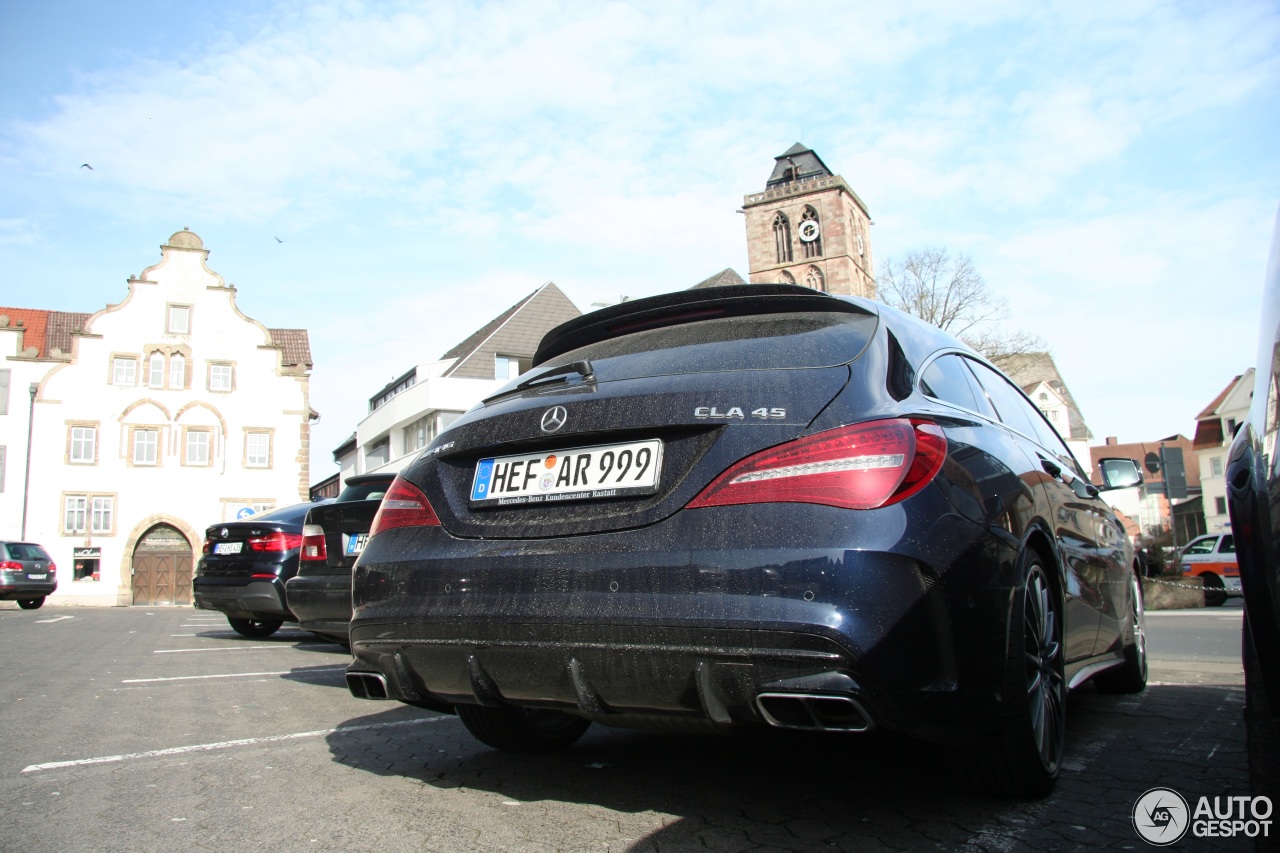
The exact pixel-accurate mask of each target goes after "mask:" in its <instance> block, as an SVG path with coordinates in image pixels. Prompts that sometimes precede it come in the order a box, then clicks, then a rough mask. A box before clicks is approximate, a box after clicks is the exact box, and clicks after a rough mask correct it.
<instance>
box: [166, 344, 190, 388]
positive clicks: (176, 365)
mask: <svg viewBox="0 0 1280 853" xmlns="http://www.w3.org/2000/svg"><path fill="white" fill-rule="evenodd" d="M169 387H170V388H186V387H187V360H186V359H185V358H183V357H182V353H174V354H173V355H172V356H170V357H169Z"/></svg>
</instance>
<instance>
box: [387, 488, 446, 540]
mask: <svg viewBox="0 0 1280 853" xmlns="http://www.w3.org/2000/svg"><path fill="white" fill-rule="evenodd" d="M439 526H440V519H439V518H437V517H436V511H435V510H434V509H432V508H431V502H430V501H428V500H427V496H426V495H424V494H423V493H422V490H421V489H419V488H418V487H417V486H415V485H414V484H413V483H410V482H409V481H408V480H404V479H401V478H400V476H399V475H397V476H396V478H395V480H394V481H392V483H391V488H389V489H387V494H386V495H385V496H384V497H383V498H382V505H381V506H379V507H378V514H377V515H375V516H374V517H373V527H372V528H370V530H369V538H370V539H372V538H373V537H375V536H377V535H378V534H379V533H381V532H382V531H384V530H390V529H392V528H393V527H439Z"/></svg>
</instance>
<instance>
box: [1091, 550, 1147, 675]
mask: <svg viewBox="0 0 1280 853" xmlns="http://www.w3.org/2000/svg"><path fill="white" fill-rule="evenodd" d="M1129 599H1130V600H1129V642H1127V643H1125V646H1124V663H1122V664H1121V665H1120V666H1118V667H1116V668H1115V669H1109V670H1107V671H1106V672H1104V673H1101V674H1099V675H1097V676H1096V677H1095V678H1094V679H1093V683H1094V685H1096V686H1097V688H1098V690H1099V691H1101V692H1103V693H1141V692H1142V691H1143V690H1144V689H1146V686H1147V632H1146V628H1145V626H1144V620H1145V618H1146V609H1145V607H1144V606H1143V600H1142V581H1141V580H1140V579H1139V578H1138V576H1137V575H1136V574H1134V575H1130V577H1129Z"/></svg>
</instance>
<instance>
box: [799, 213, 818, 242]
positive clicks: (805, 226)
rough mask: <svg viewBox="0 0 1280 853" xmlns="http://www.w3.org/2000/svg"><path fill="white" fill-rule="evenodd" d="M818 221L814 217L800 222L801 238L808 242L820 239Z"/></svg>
mask: <svg viewBox="0 0 1280 853" xmlns="http://www.w3.org/2000/svg"><path fill="white" fill-rule="evenodd" d="M818 233H819V229H818V223H817V222H816V221H814V220H812V219H806V220H805V221H804V222H801V223H800V239H801V240H803V241H804V242H806V243H812V242H813V241H814V240H817V239H818Z"/></svg>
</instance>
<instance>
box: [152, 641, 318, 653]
mask: <svg viewBox="0 0 1280 853" xmlns="http://www.w3.org/2000/svg"><path fill="white" fill-rule="evenodd" d="M332 645H333V643H297V644H294V645H288V646H285V645H281V644H279V643H277V644H275V645H274V646H211V647H209V648H207V649H156V650H155V651H154V652H153V654H157V655H171V654H177V653H178V652H244V651H249V650H251V649H323V648H327V647H328V646H332Z"/></svg>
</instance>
